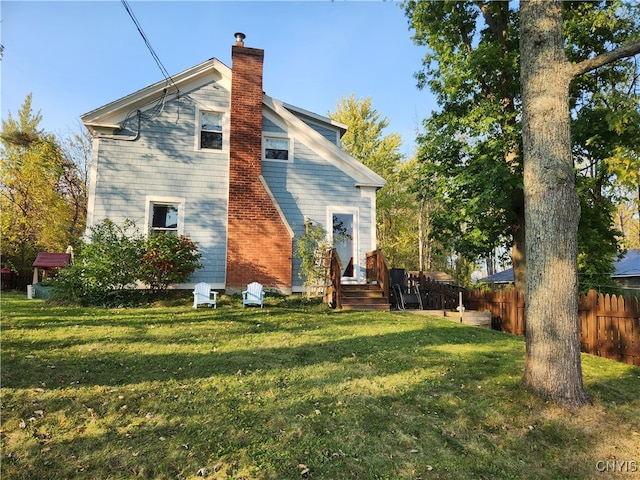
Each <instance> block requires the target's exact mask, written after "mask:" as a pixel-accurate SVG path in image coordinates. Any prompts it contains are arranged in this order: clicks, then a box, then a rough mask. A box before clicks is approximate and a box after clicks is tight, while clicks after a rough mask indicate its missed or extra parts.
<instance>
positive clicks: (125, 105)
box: [80, 58, 231, 131]
mask: <svg viewBox="0 0 640 480" xmlns="http://www.w3.org/2000/svg"><path fill="white" fill-rule="evenodd" d="M171 79H172V81H173V83H171V82H168V81H167V80H162V81H160V82H157V83H154V84H153V85H149V86H148V87H145V88H143V89H140V90H138V91H137V92H134V93H132V94H130V95H127V96H126V97H122V98H120V99H118V100H115V101H113V102H111V103H108V104H106V105H104V106H102V107H99V108H96V109H95V110H92V111H90V112H87V113H85V114H84V115H81V116H80V118H81V119H82V122H83V123H84V124H85V126H86V127H87V128H88V129H89V130H91V131H94V130H98V129H113V128H114V127H119V125H118V123H119V122H121V121H123V120H124V119H125V117H126V116H127V114H128V113H130V112H131V111H132V110H136V109H141V110H144V109H145V108H151V107H152V106H153V104H154V101H155V99H156V97H157V98H159V97H161V96H162V95H164V94H165V92H166V93H167V94H168V95H172V96H175V95H176V94H177V93H178V92H177V91H176V89H175V86H177V87H178V89H182V90H184V91H190V90H193V88H197V87H199V86H202V85H204V84H206V83H208V82H211V81H216V79H219V80H217V81H218V82H219V83H220V84H221V85H222V86H223V87H224V88H226V89H227V90H229V91H230V90H231V69H230V68H229V67H227V66H226V65H225V64H224V63H222V62H221V61H220V60H218V59H216V58H212V59H210V60H207V61H206V62H203V63H201V64H200V65H196V66H195V67H192V68H189V69H187V70H184V71H183V72H180V73H178V74H176V75H172V76H171ZM174 84H175V86H174Z"/></svg>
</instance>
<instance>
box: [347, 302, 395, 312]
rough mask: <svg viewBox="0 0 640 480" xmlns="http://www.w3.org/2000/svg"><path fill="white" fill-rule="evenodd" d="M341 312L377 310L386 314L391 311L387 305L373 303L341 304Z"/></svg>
mask: <svg viewBox="0 0 640 480" xmlns="http://www.w3.org/2000/svg"><path fill="white" fill-rule="evenodd" d="M342 310H360V311H369V310H376V311H377V310H379V311H385V312H388V311H389V310H391V308H390V307H389V304H388V303H375V304H371V303H369V304H360V303H342Z"/></svg>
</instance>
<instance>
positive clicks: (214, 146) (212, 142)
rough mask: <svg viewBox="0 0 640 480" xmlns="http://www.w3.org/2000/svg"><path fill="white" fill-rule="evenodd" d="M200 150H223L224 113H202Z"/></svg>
mask: <svg viewBox="0 0 640 480" xmlns="http://www.w3.org/2000/svg"><path fill="white" fill-rule="evenodd" d="M200 148H206V149H210V150H222V113H214V112H200Z"/></svg>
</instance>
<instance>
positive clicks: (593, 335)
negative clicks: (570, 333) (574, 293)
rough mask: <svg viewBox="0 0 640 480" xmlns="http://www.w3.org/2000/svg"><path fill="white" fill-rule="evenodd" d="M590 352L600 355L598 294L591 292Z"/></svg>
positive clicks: (588, 338) (588, 328) (588, 341)
mask: <svg viewBox="0 0 640 480" xmlns="http://www.w3.org/2000/svg"><path fill="white" fill-rule="evenodd" d="M586 345H587V347H588V352H587V353H590V354H592V355H597V354H598V292H597V291H595V290H589V292H588V293H587V341H586Z"/></svg>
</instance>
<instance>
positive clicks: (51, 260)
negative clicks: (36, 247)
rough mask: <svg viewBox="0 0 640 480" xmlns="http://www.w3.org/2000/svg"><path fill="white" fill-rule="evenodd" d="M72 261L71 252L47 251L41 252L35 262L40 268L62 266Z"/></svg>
mask: <svg viewBox="0 0 640 480" xmlns="http://www.w3.org/2000/svg"><path fill="white" fill-rule="evenodd" d="M69 263H71V254H70V253H45V252H41V253H39V254H38V256H37V257H36V259H35V261H34V262H33V266H34V267H38V268H62V267H66V266H67V265H68V264H69Z"/></svg>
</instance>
